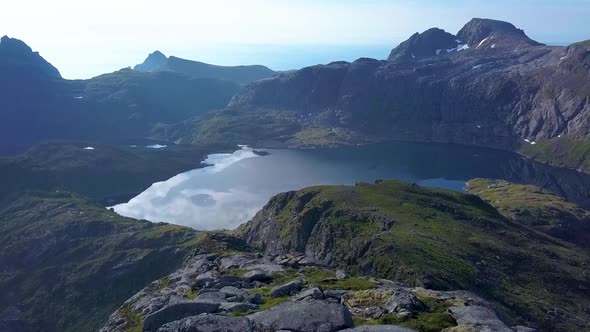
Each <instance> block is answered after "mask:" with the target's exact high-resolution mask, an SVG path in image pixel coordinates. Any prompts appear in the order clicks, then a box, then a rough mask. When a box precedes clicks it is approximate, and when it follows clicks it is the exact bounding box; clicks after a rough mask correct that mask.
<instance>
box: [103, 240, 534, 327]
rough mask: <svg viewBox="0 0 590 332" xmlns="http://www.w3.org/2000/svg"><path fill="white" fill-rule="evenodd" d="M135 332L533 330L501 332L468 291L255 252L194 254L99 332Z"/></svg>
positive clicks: (132, 300)
mask: <svg viewBox="0 0 590 332" xmlns="http://www.w3.org/2000/svg"><path fill="white" fill-rule="evenodd" d="M215 236H216V237H217V238H218V239H219V238H221V239H222V241H227V240H229V241H233V239H231V238H230V237H225V236H223V235H219V234H217V235H215ZM140 330H141V331H152V332H156V331H157V332H172V331H186V332H188V331H200V332H204V331H228V332H230V331H236V332H238V331H240V332H248V331H252V332H254V331H261V332H262V331H279V330H280V331H302V332H304V331H305V332H307V331H309V332H313V331H324V332H329V331H349V332H352V331H356V332H361V331H367V332H368V331H374V332H379V331H398V332H410V331H417V330H420V331H440V330H444V331H449V332H451V331H506V332H509V331H533V330H532V329H528V328H525V327H514V328H510V327H508V326H506V325H505V324H504V323H503V322H502V321H501V320H500V319H498V317H497V316H496V314H495V313H494V310H493V306H492V305H491V304H490V303H488V302H487V301H485V300H483V299H481V298H480V297H478V296H476V295H474V294H473V293H470V292H466V291H447V292H445V291H433V290H427V289H424V288H419V287H417V288H412V287H406V286H404V285H402V284H399V283H396V282H393V281H389V280H383V279H374V278H361V277H351V276H350V275H348V274H347V273H345V272H344V271H342V270H336V271H334V270H330V269H326V268H323V267H319V266H314V265H313V264H309V263H306V262H305V261H303V260H302V257H294V256H275V257H269V256H266V257H264V256H262V255H261V254H260V253H257V252H246V253H245V252H242V253H230V254H227V253H226V254H221V255H219V254H216V253H202V254H199V255H196V256H195V257H193V259H192V260H191V261H190V262H189V263H187V264H186V265H185V266H184V267H183V268H182V269H180V270H178V271H176V272H175V273H173V274H171V275H170V276H168V277H166V278H164V279H160V280H158V281H155V282H153V283H152V284H151V285H150V286H148V287H146V288H144V289H143V290H142V291H140V292H139V293H137V294H136V295H134V296H133V297H132V298H130V299H129V300H127V301H126V302H125V304H123V306H122V307H121V308H119V310H118V311H117V312H115V313H114V314H113V315H111V317H110V319H109V321H108V322H107V323H106V325H105V326H104V327H103V328H102V329H101V330H100V331H101V332H123V331H140Z"/></svg>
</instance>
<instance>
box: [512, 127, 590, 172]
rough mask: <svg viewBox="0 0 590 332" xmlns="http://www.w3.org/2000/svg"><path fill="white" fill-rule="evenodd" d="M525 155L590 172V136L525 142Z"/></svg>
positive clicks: (552, 163)
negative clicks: (533, 142)
mask: <svg viewBox="0 0 590 332" xmlns="http://www.w3.org/2000/svg"><path fill="white" fill-rule="evenodd" d="M520 153H522V154H523V155H525V156H527V157H530V158H533V159H536V160H539V161H542V162H545V163H548V164H551V165H554V166H559V167H566V168H573V169H577V170H580V171H583V172H590V138H584V139H578V140H574V139H570V138H568V137H565V136H564V137H555V138H552V139H550V140H547V141H542V142H536V144H534V145H533V144H523V145H522V146H521V148H520Z"/></svg>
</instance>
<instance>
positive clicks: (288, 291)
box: [270, 280, 303, 297]
mask: <svg viewBox="0 0 590 332" xmlns="http://www.w3.org/2000/svg"><path fill="white" fill-rule="evenodd" d="M302 288H303V281H301V280H294V281H291V282H288V283H286V284H284V285H280V286H277V287H275V288H273V289H272V290H271V291H270V296H272V297H283V296H288V295H292V294H294V293H297V292H299V291H300V290H301V289H302Z"/></svg>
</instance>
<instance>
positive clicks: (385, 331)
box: [341, 325, 415, 332]
mask: <svg viewBox="0 0 590 332" xmlns="http://www.w3.org/2000/svg"><path fill="white" fill-rule="evenodd" d="M341 332H415V330H412V329H409V328H407V327H403V326H397V325H363V326H357V327H355V328H352V329H346V330H342V331H341Z"/></svg>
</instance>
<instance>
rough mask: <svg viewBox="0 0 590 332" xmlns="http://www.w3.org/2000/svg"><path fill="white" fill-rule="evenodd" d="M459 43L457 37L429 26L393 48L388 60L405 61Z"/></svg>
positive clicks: (452, 46)
mask: <svg viewBox="0 0 590 332" xmlns="http://www.w3.org/2000/svg"><path fill="white" fill-rule="evenodd" d="M458 44H459V41H458V40H457V37H455V36H454V35H452V34H450V33H448V32H446V31H444V30H442V29H438V28H431V29H428V30H426V31H424V32H423V33H417V32H416V33H415V34H413V35H412V36H411V37H410V39H408V40H406V41H405V42H403V43H401V44H400V45H399V46H398V47H396V48H394V49H393V50H392V51H391V53H390V54H389V57H388V60H389V61H406V60H410V59H415V58H422V57H427V56H433V55H436V54H440V53H441V52H442V51H444V52H447V51H448V50H450V49H453V48H456V47H457V45H458Z"/></svg>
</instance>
